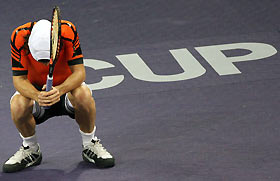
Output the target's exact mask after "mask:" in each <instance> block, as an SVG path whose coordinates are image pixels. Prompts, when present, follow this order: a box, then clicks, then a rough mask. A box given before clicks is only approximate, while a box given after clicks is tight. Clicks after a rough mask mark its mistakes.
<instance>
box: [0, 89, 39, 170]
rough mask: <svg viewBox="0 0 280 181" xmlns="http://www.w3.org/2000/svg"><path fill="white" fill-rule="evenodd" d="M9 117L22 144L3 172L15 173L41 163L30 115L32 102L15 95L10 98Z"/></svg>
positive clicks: (33, 122) (32, 120)
mask: <svg viewBox="0 0 280 181" xmlns="http://www.w3.org/2000/svg"><path fill="white" fill-rule="evenodd" d="M10 103H11V117H12V120H13V121H14V124H15V125H16V127H17V129H18V131H19V132H20V136H21V137H22V139H23V144H22V146H21V147H20V150H19V151H17V152H16V153H15V154H14V155H13V156H12V157H10V158H9V159H8V160H7V161H6V162H5V163H4V165H3V171H4V172H16V171H20V170H22V169H24V168H26V167H30V166H34V165H38V164H40V163H41V160H42V154H41V151H40V148H39V145H38V143H37V140H36V136H35V127H36V123H35V120H34V117H33V115H32V110H33V104H34V101H32V100H30V99H28V98H26V97H24V96H22V95H20V94H19V93H16V94H15V95H14V96H13V97H12V98H11V102H10Z"/></svg>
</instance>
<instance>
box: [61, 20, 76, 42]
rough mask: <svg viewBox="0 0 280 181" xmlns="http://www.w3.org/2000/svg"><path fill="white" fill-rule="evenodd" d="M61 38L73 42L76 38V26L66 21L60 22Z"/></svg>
mask: <svg viewBox="0 0 280 181" xmlns="http://www.w3.org/2000/svg"><path fill="white" fill-rule="evenodd" d="M61 36H62V37H63V38H64V39H71V40H73V39H74V38H75V36H77V29H76V26H75V25H74V24H73V23H72V22H71V21H68V20H61Z"/></svg>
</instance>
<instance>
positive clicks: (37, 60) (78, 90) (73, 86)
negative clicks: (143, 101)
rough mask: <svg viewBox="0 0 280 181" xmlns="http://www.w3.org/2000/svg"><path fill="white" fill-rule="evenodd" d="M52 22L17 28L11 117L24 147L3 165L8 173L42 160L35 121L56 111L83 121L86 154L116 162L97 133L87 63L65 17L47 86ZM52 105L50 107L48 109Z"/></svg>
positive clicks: (107, 162)
mask: <svg viewBox="0 0 280 181" xmlns="http://www.w3.org/2000/svg"><path fill="white" fill-rule="evenodd" d="M50 31H51V22H50V21H48V20H40V21H38V22H29V23H26V24H24V25H22V26H19V27H18V28H16V29H15V30H14V31H13V33H12V36H11V63H12V72H13V84H14V87H15V89H16V92H15V94H14V95H13V96H12V97H11V100H10V105H11V117H12V120H13V121H14V124H15V126H16V128H17V129H18V131H19V134H20V137H21V138H22V140H23V143H22V146H21V147H20V149H19V151H17V152H16V153H15V154H14V155H13V156H11V157H10V158H9V159H8V160H7V161H6V162H5V163H4V165H3V171H4V172H16V171H20V170H22V169H24V168H27V167H30V166H35V165H39V164H40V163H41V160H42V153H41V150H40V146H39V144H38V142H37V139H36V134H35V133H36V131H35V128H36V125H38V124H41V123H43V122H45V121H46V120H48V119H49V118H51V117H54V116H62V115H68V116H69V117H70V118H72V119H75V120H76V122H77V124H78V125H79V128H80V129H79V132H80V133H81V137H82V145H83V150H82V157H83V159H84V160H85V161H87V162H90V163H93V164H94V165H96V166H97V167H102V168H104V167H112V166H114V164H115V161H114V158H113V156H112V155H111V154H110V153H109V152H108V151H107V150H106V149H105V148H104V147H103V146H102V144H101V143H100V139H98V138H97V137H96V136H95V130H96V127H95V118H96V109H95V101H94V99H93V97H92V94H91V90H90V89H89V88H88V87H87V85H86V84H85V83H84V81H85V76H86V74H85V67H84V65H83V54H82V51H81V47H80V42H79V37H78V33H77V30H76V27H75V26H74V25H73V24H72V23H71V22H69V21H65V20H62V21H61V44H60V45H61V48H60V52H59V59H58V61H57V63H56V65H55V69H54V75H53V77H54V79H53V87H52V90H51V91H49V92H46V91H45V83H46V78H47V75H48V72H49V66H48V65H49V60H50ZM44 106H50V109H44V108H43V107H44Z"/></svg>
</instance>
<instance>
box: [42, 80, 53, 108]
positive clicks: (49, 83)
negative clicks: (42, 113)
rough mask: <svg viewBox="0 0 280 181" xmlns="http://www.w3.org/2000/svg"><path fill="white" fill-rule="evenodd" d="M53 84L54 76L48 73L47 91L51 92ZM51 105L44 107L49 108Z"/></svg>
mask: <svg viewBox="0 0 280 181" xmlns="http://www.w3.org/2000/svg"><path fill="white" fill-rule="evenodd" d="M52 85H53V77H50V76H49V75H48V77H47V84H46V91H47V92H49V91H50V90H51V89H52ZM49 108H50V106H44V109H49Z"/></svg>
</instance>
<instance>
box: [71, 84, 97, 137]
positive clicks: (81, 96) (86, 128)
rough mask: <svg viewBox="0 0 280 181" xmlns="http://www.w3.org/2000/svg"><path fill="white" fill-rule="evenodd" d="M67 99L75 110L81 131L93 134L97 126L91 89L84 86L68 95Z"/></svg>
mask: <svg viewBox="0 0 280 181" xmlns="http://www.w3.org/2000/svg"><path fill="white" fill-rule="evenodd" d="M67 97H68V98H69V100H70V102H71V104H72V105H73V107H74V109H75V119H76V121H77V123H78V125H79V127H80V130H81V131H83V132H84V133H91V132H92V131H93V129H94V126H95V119H96V109H95V101H94V99H93V97H92V96H91V91H90V89H89V88H88V87H87V86H86V85H85V84H83V85H81V86H80V87H78V88H76V89H74V90H73V91H71V93H68V95H67Z"/></svg>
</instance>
